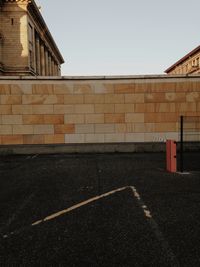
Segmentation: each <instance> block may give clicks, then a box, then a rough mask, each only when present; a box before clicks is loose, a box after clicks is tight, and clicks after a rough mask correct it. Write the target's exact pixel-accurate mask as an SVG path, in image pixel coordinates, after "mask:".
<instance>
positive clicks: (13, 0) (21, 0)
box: [0, 0, 32, 3]
mask: <svg viewBox="0 0 200 267" xmlns="http://www.w3.org/2000/svg"><path fill="white" fill-rule="evenodd" d="M0 2H6V3H7V2H22V3H23V2H25V3H31V2H32V1H31V0H1V1H0Z"/></svg>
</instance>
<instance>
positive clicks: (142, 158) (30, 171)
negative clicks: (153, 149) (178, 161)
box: [0, 153, 200, 267]
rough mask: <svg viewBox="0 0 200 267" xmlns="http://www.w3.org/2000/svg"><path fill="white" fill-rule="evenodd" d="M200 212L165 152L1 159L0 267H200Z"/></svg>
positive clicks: (199, 185)
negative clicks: (168, 169)
mask: <svg viewBox="0 0 200 267" xmlns="http://www.w3.org/2000/svg"><path fill="white" fill-rule="evenodd" d="M190 162H191V168H190V166H189V165H188V166H187V167H188V168H190V169H192V168H193V167H194V166H199V165H198V164H199V157H198V155H197V154H192V153H191V154H190ZM188 164H189V163H188ZM193 169H194V168H193ZM71 207H72V208H71ZM70 208H71V209H70ZM199 210H200V172H198V171H196V170H195V171H191V172H190V173H189V174H184V175H183V174H178V173H177V174H170V173H167V172H166V171H165V155H164V154H162V153H153V154H151V153H145V154H142V153H135V154H117V153H116V154H74V155H63V154H61V155H32V156H7V157H0V266H69V267H70V266H87V267H90V266H91V267H95V266H108V267H111V266H120V267H121V266H122V267H125V266H127V267H128V266H155V267H157V266H187V267H188V266H200V239H199V235H200V213H199ZM45 218H46V219H45ZM44 219H45V220H44Z"/></svg>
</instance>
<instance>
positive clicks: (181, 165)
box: [180, 116, 183, 172]
mask: <svg viewBox="0 0 200 267" xmlns="http://www.w3.org/2000/svg"><path fill="white" fill-rule="evenodd" d="M180 123H181V125H180V127H181V128H180V172H183V116H181V121H180Z"/></svg>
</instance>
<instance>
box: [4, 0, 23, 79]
mask: <svg viewBox="0 0 200 267" xmlns="http://www.w3.org/2000/svg"><path fill="white" fill-rule="evenodd" d="M13 10H14V11H13ZM0 22H1V23H0V33H1V36H2V42H1V59H0V61H1V63H2V65H3V66H4V70H5V71H6V72H7V73H8V74H10V75H12V74H13V71H14V73H15V74H16V75H19V74H21V73H25V71H28V53H27V52H28V40H27V15H26V5H25V4H23V3H20V4H19V3H17V2H16V3H15V2H13V3H7V4H5V5H4V6H3V9H2V11H1V12H0Z"/></svg>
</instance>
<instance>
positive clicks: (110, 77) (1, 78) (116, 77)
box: [0, 74, 200, 81]
mask: <svg viewBox="0 0 200 267" xmlns="http://www.w3.org/2000/svg"><path fill="white" fill-rule="evenodd" d="M176 78H177V79H180V78H182V79H188V78H189V79H190V78H200V74H191V75H188V74H187V75H166V74H156V75H114V76H113V75H108V76H61V77H60V76H0V81H4V80H7V81H8V80H28V81H35V80H46V81H49V80H56V81H59V80H80V81H81V80H136V79H143V80H144V79H176Z"/></svg>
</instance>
